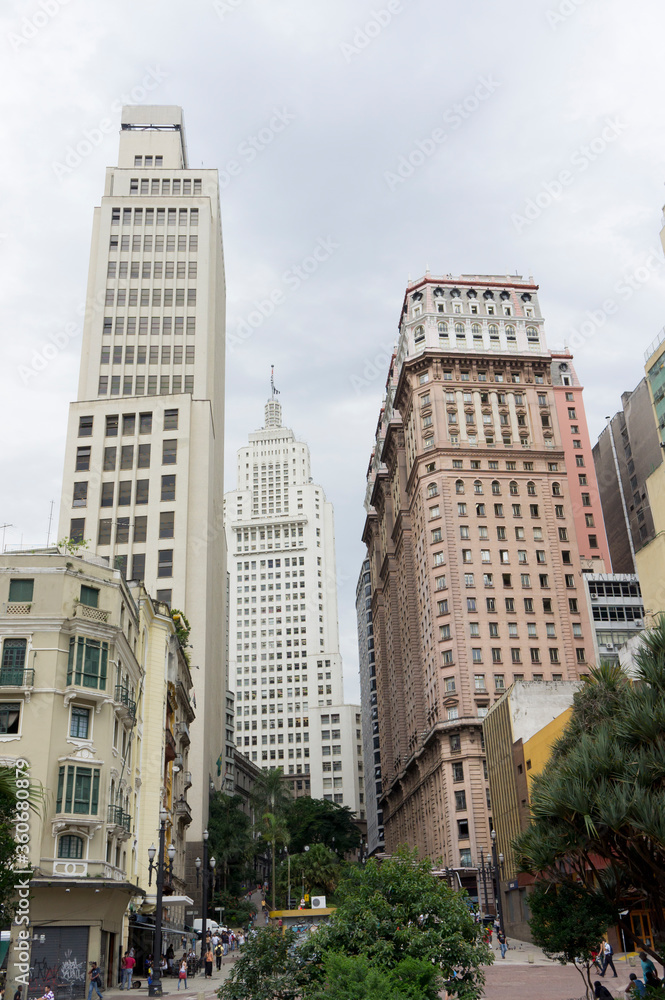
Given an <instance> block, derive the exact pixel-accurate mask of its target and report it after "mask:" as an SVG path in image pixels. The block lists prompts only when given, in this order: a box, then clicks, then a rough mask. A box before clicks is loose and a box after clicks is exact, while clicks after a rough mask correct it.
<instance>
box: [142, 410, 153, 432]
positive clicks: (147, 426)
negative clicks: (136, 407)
mask: <svg viewBox="0 0 665 1000" xmlns="http://www.w3.org/2000/svg"><path fill="white" fill-rule="evenodd" d="M150 433H152V413H139V434H150Z"/></svg>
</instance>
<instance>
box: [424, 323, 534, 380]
mask: <svg viewBox="0 0 665 1000" xmlns="http://www.w3.org/2000/svg"><path fill="white" fill-rule="evenodd" d="M440 311H442V310H440ZM489 315H493V314H492V313H490V314H489ZM505 315H507V316H509V315H510V313H506V314H505ZM436 328H437V333H438V334H439V339H440V340H445V341H447V340H448V339H449V329H448V324H447V323H446V322H443V321H442V322H439V323H437V325H436ZM503 330H504V333H505V335H506V340H507V341H509V342H515V341H516V340H517V331H516V329H515V327H514V326H511V325H510V324H508V325H507V326H504V328H503ZM454 333H455V338H456V340H462V341H464V342H466V335H467V327H466V325H465V324H464V323H455V324H454ZM487 333H488V334H489V339H490V340H495V341H498V340H499V327H498V326H497V325H496V323H490V324H489V325H488V326H487ZM471 335H472V337H473V339H474V340H479V341H481V342H482V339H483V328H482V326H481V325H480V323H472V324H471ZM526 336H527V340H528V341H529V342H530V343H538V330H537V329H536V328H535V326H528V327H527V328H526ZM424 339H425V327H424V326H417V327H416V328H415V329H414V331H413V340H414V343H416V344H419V343H422V341H424ZM518 381H519V379H518Z"/></svg>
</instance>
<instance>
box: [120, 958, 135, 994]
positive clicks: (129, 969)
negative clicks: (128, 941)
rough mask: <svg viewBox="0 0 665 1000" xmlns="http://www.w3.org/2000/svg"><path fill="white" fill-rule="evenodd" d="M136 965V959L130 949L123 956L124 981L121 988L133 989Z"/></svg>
mask: <svg viewBox="0 0 665 1000" xmlns="http://www.w3.org/2000/svg"><path fill="white" fill-rule="evenodd" d="M135 965H136V959H135V958H134V955H133V954H132V952H131V951H128V952H127V954H126V955H123V958H122V983H121V986H120V989H121V990H131V988H132V976H133V975H134V966H135Z"/></svg>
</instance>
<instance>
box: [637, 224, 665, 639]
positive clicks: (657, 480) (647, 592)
mask: <svg viewBox="0 0 665 1000" xmlns="http://www.w3.org/2000/svg"><path fill="white" fill-rule="evenodd" d="M661 235H662V234H661ZM645 370H646V379H647V382H648V386H649V393H650V396H651V400H652V406H653V410H652V412H653V417H654V424H655V426H656V432H657V435H658V442H659V445H660V448H659V451H660V454H661V456H662V455H663V449H664V448H665V331H663V332H661V334H660V335H659V337H658V338H657V339H656V340H655V341H654V343H653V344H652V345H651V346H650V347H649V348H648V350H647V352H646V354H645ZM646 489H647V495H648V507H649V510H650V514H651V518H652V520H653V536H652V537H650V538H646V539H645V540H644V541H643V543H642V545H641V546H640V547H639V548H638V550H637V556H636V562H637V572H638V573H639V577H640V583H641V586H642V594H643V596H644V604H645V608H646V614H647V621H648V622H649V624H653V622H654V619H655V617H656V616H657V615H660V614H663V613H664V612H665V463H662V462H661V464H660V465H658V466H657V467H656V468H655V469H654V470H653V472H652V473H651V475H650V476H648V478H647V481H646Z"/></svg>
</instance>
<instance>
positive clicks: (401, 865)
mask: <svg viewBox="0 0 665 1000" xmlns="http://www.w3.org/2000/svg"><path fill="white" fill-rule="evenodd" d="M431 869H432V865H431V862H430V861H429V859H426V858H425V859H420V858H418V855H417V852H415V851H413V852H410V851H408V850H407V849H406V848H403V849H400V851H399V852H398V855H397V856H396V857H393V858H390V859H388V860H386V861H383V862H381V863H380V864H378V863H377V862H376V861H374V860H370V861H368V862H367V864H366V865H364V866H360V865H350V866H348V867H347V869H346V877H345V878H344V879H343V880H342V881H341V882H340V883H339V885H338V887H337V909H336V911H335V912H334V913H333V914H332V916H331V918H330V922H329V923H328V924H325V925H323V926H321V927H320V928H319V929H318V931H317V932H316V934H315V935H314V936H313V938H312V939H311V940H309V941H307V942H306V943H305V944H304V945H302V947H301V949H300V951H301V952H302V955H303V958H306V959H307V960H308V961H310V962H311V963H312V965H311V967H310V984H309V985H306V986H305V987H304V989H303V997H307V998H309V997H310V996H312V995H313V991H315V990H316V989H320V986H321V971H320V968H321V967H320V963H321V961H322V959H323V956H325V955H326V954H327V953H329V952H337V953H343V954H346V955H350V956H354V955H357V956H364V957H365V958H366V959H367V960H368V961H369V962H370V963H371V964H372V965H374V966H375V967H376V968H377V969H380V970H383V971H384V972H390V971H391V970H394V969H395V967H396V966H398V965H399V964H400V962H402V961H404V960H405V959H407V958H410V959H415V960H417V961H422V962H425V963H429V964H430V965H433V966H434V967H435V968H436V969H437V970H438V971H440V972H441V973H442V974H443V976H444V978H445V979H446V980H453V975H454V974H455V975H456V978H455V979H454V980H453V981H451V982H450V983H449V984H448V989H449V992H450V994H451V995H454V996H458V997H460V998H462V1000H473V998H476V997H479V996H480V995H481V992H482V983H483V979H484V977H483V973H482V965H484V964H489V963H491V962H492V952H491V950H490V949H489V948H488V947H487V946H486V945H485V944H483V942H482V928H481V927H480V926H479V925H478V924H476V923H475V921H474V919H473V917H472V915H471V912H470V910H469V907H468V905H467V901H466V897H465V895H464V894H463V893H461V892H454V891H453V890H452V889H451V888H450V887H449V886H448V885H447V883H446V882H445V881H443V880H441V879H438V878H436V877H435V876H434V875H432V872H431ZM309 991H312V992H309Z"/></svg>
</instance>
